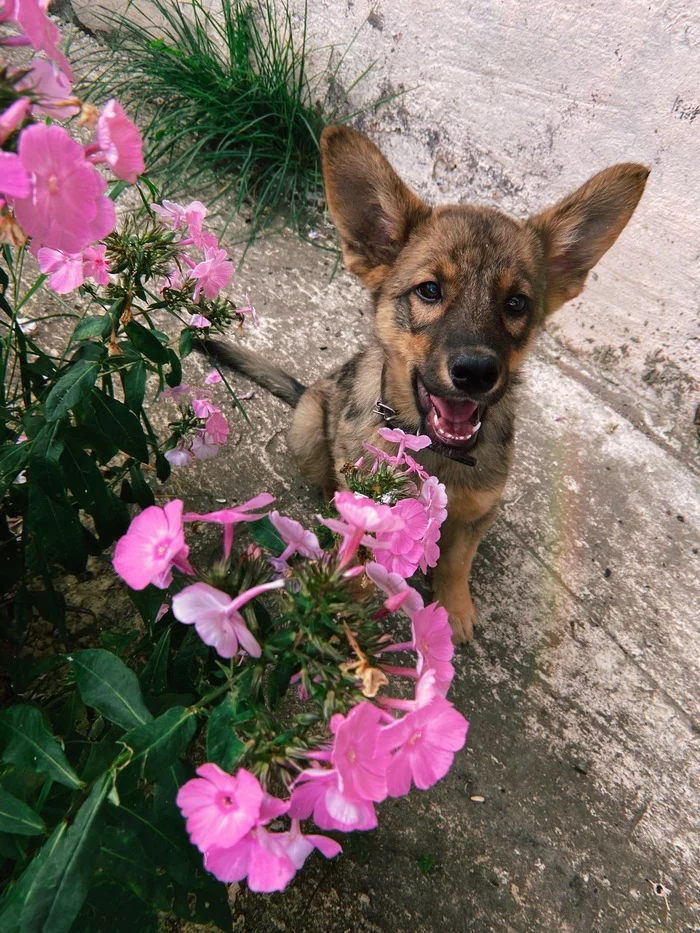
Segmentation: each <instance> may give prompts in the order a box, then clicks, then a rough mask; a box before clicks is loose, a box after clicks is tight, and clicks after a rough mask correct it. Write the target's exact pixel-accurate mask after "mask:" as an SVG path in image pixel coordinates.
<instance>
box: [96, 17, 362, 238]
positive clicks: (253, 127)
mask: <svg viewBox="0 0 700 933" xmlns="http://www.w3.org/2000/svg"><path fill="white" fill-rule="evenodd" d="M205 2H206V0H189V2H188V3H187V4H186V5H181V4H179V3H174V2H172V0H153V6H154V7H155V9H156V11H157V14H158V17H159V19H160V21H159V22H157V23H156V24H154V25H153V26H152V27H150V28H144V27H143V26H141V25H136V24H135V23H134V22H133V19H131V18H130V11H127V13H126V14H125V15H122V16H115V15H113V14H107V15H106V16H105V19H106V21H107V23H108V25H109V26H110V28H111V29H112V30H114V31H113V32H112V33H111V38H110V39H109V42H110V45H111V46H112V47H113V49H114V53H115V54H114V56H113V58H112V61H111V63H110V65H109V66H108V68H107V70H106V71H104V72H103V73H102V74H101V75H100V77H99V78H97V79H96V80H95V81H94V82H93V83H92V85H91V86H90V87H89V88H88V89H87V90H86V93H88V94H89V96H91V97H93V98H96V97H97V98H99V97H104V96H107V95H109V96H116V97H120V98H124V99H126V100H127V101H129V102H130V105H131V109H132V110H133V111H135V117H136V119H137V120H138V122H139V124H140V125H141V126H143V127H144V128H145V130H144V139H145V141H146V146H147V164H148V165H149V170H150V171H152V172H155V173H156V174H157V175H158V176H159V183H160V185H161V188H162V189H163V190H165V191H166V192H167V194H168V195H169V196H171V197H176V196H178V195H180V194H183V193H186V192H187V191H188V190H189V191H191V190H201V189H202V187H203V186H207V185H210V184H211V182H212V180H216V182H217V189H216V194H215V195H214V199H218V198H219V197H221V196H222V195H224V194H227V193H232V194H233V195H234V201H233V204H234V211H236V212H238V211H240V210H241V208H242V207H243V206H244V205H245V206H246V209H247V210H249V211H250V239H251V240H252V239H254V238H255V237H256V236H257V235H258V234H259V233H260V232H261V230H263V229H264V228H265V227H269V225H270V223H271V222H272V221H273V220H274V219H276V218H280V217H282V216H283V219H284V220H285V221H286V222H287V223H290V224H291V225H292V226H293V227H296V228H297V229H298V230H299V231H301V230H302V229H303V228H304V226H305V225H306V224H307V223H308V222H309V219H310V217H311V216H313V214H314V213H315V212H316V211H318V209H319V207H320V206H321V205H322V197H323V194H322V178H321V164H320V149H319V140H320V136H321V132H322V130H323V128H324V126H325V125H326V124H327V123H330V122H339V117H338V114H337V113H336V112H335V111H334V110H333V109H332V108H330V106H329V105H328V98H329V95H328V93H326V96H325V98H324V99H323V101H322V102H320V103H317V104H314V102H313V96H314V90H315V88H314V87H312V82H311V81H310V79H309V76H308V73H307V44H306V9H305V10H304V20H303V29H302V32H301V35H300V37H299V38H298V39H297V41H296V42H295V41H294V37H293V30H292V18H291V14H290V11H289V9H288V8H287V6H286V5H285V4H284V2H278V3H275V0H247V2H244V0H223V2H220V3H219V4H215V5H214V9H213V10H209V9H208V8H207V5H205ZM130 10H131V11H137V12H139V13H141V12H142V11H139V10H138V7H137V5H135V4H133V5H132V6H131V8H130ZM115 27H116V29H115ZM353 41H354V40H353ZM341 63H342V57H341V59H340V61H339V62H338V65H337V66H336V69H335V71H333V72H331V73H330V74H327V77H329V78H330V81H329V90H330V88H331V87H333V84H334V79H335V78H336V76H337V69H338V68H339V67H340V64H341ZM364 74H366V72H364V73H363V75H361V76H360V77H359V78H358V79H357V80H360V79H361V78H362V77H364ZM356 83H357V81H355V82H353V85H352V86H353V87H354V86H355V84H356ZM346 119H347V118H346Z"/></svg>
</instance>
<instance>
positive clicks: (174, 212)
mask: <svg viewBox="0 0 700 933" xmlns="http://www.w3.org/2000/svg"><path fill="white" fill-rule="evenodd" d="M151 210H152V211H153V212H154V213H155V214H158V216H159V217H162V219H163V222H164V223H167V224H171V225H172V228H173V230H178V229H179V227H180V225H181V224H182V222H183V221H184V219H185V212H186V210H187V209H186V208H184V207H183V206H182V205H181V204H178V203H177V201H168V200H167V199H166V198H164V199H163V203H162V204H151Z"/></svg>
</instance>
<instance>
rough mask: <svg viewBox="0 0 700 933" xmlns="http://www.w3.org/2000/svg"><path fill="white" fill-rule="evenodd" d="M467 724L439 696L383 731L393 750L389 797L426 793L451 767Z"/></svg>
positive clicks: (464, 736) (462, 740)
mask: <svg viewBox="0 0 700 933" xmlns="http://www.w3.org/2000/svg"><path fill="white" fill-rule="evenodd" d="M468 728H469V723H468V722H467V720H466V719H465V718H464V716H462V714H461V713H458V712H457V710H456V709H455V708H454V707H453V706H452V704H451V703H449V702H448V701H447V700H445V699H444V698H443V697H441V696H436V697H435V698H434V699H433V700H432V701H431V702H430V703H428V704H426V705H425V706H421V707H419V708H418V709H416V710H414V711H413V712H410V713H408V714H407V715H406V716H404V717H403V719H401V720H399V721H398V722H397V723H395V724H394V725H391V726H387V727H386V728H385V729H384V730H383V739H384V740H385V741H386V742H387V743H388V744H389V746H390V747H392V748H395V749H396V751H395V753H394V756H393V758H392V759H391V763H390V765H389V768H388V771H387V788H388V791H389V795H390V796H391V797H402V796H403V795H404V794H407V793H408V792H409V790H410V789H411V781H413V783H414V784H415V785H416V787H417V788H418V789H419V790H427V788H429V787H432V786H433V784H436V783H437V782H438V781H439V780H440V778H442V777H444V776H445V775H446V774H447V772H448V771H449V770H450V768H451V767H452V762H453V760H454V756H455V752H457V751H459V749H460V748H462V747H463V745H464V743H465V741H466V737H467V729H468Z"/></svg>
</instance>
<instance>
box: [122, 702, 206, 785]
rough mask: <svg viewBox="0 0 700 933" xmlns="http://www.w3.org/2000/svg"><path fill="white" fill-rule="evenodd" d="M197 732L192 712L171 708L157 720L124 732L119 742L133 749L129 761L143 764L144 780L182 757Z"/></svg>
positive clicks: (153, 776)
mask: <svg viewBox="0 0 700 933" xmlns="http://www.w3.org/2000/svg"><path fill="white" fill-rule="evenodd" d="M196 731H197V718H196V715H195V713H193V712H192V710H190V709H186V708H185V707H184V706H173V707H171V708H170V709H169V710H166V712H165V713H163V714H162V715H161V716H159V717H158V718H157V719H154V720H153V721H152V722H148V723H146V724H145V725H144V726H139V727H138V728H136V729H132V730H131V731H130V732H127V733H126V735H125V736H124V738H123V739H122V741H123V742H124V744H125V745H128V746H129V748H131V749H133V752H134V757H133V758H132V761H133V762H140V763H142V764H143V768H144V772H145V774H146V776H147V777H151V778H156V777H157V776H158V774H159V773H160V772H161V771H162V770H163V769H164V768H167V767H168V766H169V765H171V764H172V763H173V762H174V761H177V760H178V758H179V757H180V756H181V755H182V754H184V752H185V749H186V748H187V746H188V745H189V744H190V742H191V741H192V738H193V736H194V734H195V732H196Z"/></svg>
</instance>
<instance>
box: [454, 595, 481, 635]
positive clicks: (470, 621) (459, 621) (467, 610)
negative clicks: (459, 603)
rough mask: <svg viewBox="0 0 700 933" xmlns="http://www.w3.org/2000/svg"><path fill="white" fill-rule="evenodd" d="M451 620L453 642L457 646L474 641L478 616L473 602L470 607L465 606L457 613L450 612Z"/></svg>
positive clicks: (470, 602)
mask: <svg viewBox="0 0 700 933" xmlns="http://www.w3.org/2000/svg"><path fill="white" fill-rule="evenodd" d="M449 619H450V625H451V626H452V641H453V643H454V644H455V645H462V644H464V643H465V642H469V641H471V640H472V638H473V637H474V626H475V625H476V623H477V615H476V609H475V608H474V604H473V603H472V601H471V600H470V601H469V606H468V607H467V606H465V607H464V608H462V609H460V610H459V611H457V612H454V611H453V612H450V613H449Z"/></svg>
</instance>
